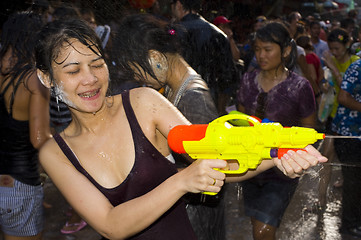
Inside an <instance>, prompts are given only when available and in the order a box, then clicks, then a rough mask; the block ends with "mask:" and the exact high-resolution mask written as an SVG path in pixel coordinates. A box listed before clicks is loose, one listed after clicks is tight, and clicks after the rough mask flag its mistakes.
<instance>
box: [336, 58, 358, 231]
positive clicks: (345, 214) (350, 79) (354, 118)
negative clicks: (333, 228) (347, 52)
mask: <svg viewBox="0 0 361 240" xmlns="http://www.w3.org/2000/svg"><path fill="white" fill-rule="evenodd" d="M340 88H341V89H340V92H339V95H338V102H339V106H338V109H337V113H336V115H335V117H334V119H333V121H332V131H333V132H335V133H336V134H337V135H340V136H356V137H359V136H360V134H361V131H360V130H361V60H360V59H359V60H357V61H355V62H354V63H352V64H351V65H350V66H349V68H347V70H346V72H345V74H344V76H343V80H342V83H341V85H340ZM334 146H335V152H336V154H337V157H338V159H339V161H340V162H341V163H344V164H345V165H342V176H343V187H342V216H341V227H340V232H341V233H342V234H348V235H352V236H356V237H361V206H360V204H359V203H360V201H361V189H360V188H359V187H355V186H360V184H361V173H360V170H359V169H358V168H357V167H354V166H350V165H354V164H359V163H360V161H361V159H360V156H361V141H360V139H344V138H342V139H335V142H334Z"/></svg>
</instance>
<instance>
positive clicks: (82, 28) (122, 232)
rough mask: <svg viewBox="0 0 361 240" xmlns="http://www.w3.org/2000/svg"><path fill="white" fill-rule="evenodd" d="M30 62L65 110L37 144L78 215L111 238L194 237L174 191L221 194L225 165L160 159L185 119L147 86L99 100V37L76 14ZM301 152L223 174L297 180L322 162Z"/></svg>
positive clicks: (52, 28) (56, 26)
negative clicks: (267, 173) (57, 128)
mask: <svg viewBox="0 0 361 240" xmlns="http://www.w3.org/2000/svg"><path fill="white" fill-rule="evenodd" d="M144 60H145V61H147V60H146V59H144ZM36 66H37V68H38V69H37V73H38V75H39V76H40V78H41V79H42V82H43V83H44V85H45V86H47V87H48V88H49V87H50V86H54V87H55V88H56V89H57V91H56V94H57V96H58V97H59V98H62V99H63V100H64V102H66V103H67V104H68V105H69V108H70V110H71V112H72V116H73V121H72V122H71V123H70V125H69V126H68V127H67V128H66V129H65V130H64V131H63V132H62V133H60V134H56V135H54V137H53V139H51V140H49V141H48V142H47V143H46V144H45V145H44V146H43V147H42V149H41V151H40V153H39V157H40V161H41V163H42V165H43V167H44V169H45V170H46V172H47V173H48V174H49V176H50V177H51V179H52V181H53V182H54V183H55V185H56V186H57V188H58V189H59V190H60V192H61V193H62V194H63V195H64V197H65V198H66V199H67V201H68V202H69V203H70V204H71V205H72V207H73V208H74V209H75V210H76V211H77V212H78V213H79V215H80V216H82V217H83V218H84V220H85V221H86V222H87V223H89V224H90V225H91V226H92V227H93V228H94V229H95V230H96V231H97V232H99V233H100V234H101V235H103V236H104V237H107V238H109V239H144V238H148V239H159V240H161V239H189V240H190V239H196V237H195V235H194V233H193V230H192V228H191V225H190V222H189V220H188V217H187V214H186V209H185V205H184V203H183V201H182V200H181V198H182V196H183V195H184V194H186V193H188V192H192V193H200V192H203V191H210V192H219V191H220V189H221V187H222V186H223V183H224V180H225V174H224V173H221V172H219V171H217V170H215V169H214V168H224V167H226V166H227V163H226V162H225V161H223V160H217V159H212V160H207V159H198V160H195V161H194V162H193V163H192V164H191V165H190V166H188V167H187V168H185V169H183V170H182V171H179V172H178V171H177V169H176V168H175V165H174V164H173V163H172V162H170V161H169V160H168V159H167V158H165V156H168V155H169V154H170V151H169V149H168V148H163V146H164V144H165V142H166V141H167V136H168V133H169V131H170V130H171V129H172V128H173V127H174V126H177V125H189V124H190V122H189V121H187V120H186V119H185V117H184V116H182V114H181V113H180V112H179V111H178V110H177V109H176V108H175V107H174V106H173V105H172V104H171V103H170V102H169V101H168V100H166V99H165V98H164V97H163V96H162V95H161V94H160V93H158V92H157V91H155V90H153V89H151V88H146V87H142V88H135V89H132V90H130V91H126V92H123V93H122V94H121V95H113V96H109V97H107V96H108V83H109V72H108V68H107V64H106V62H105V61H104V53H103V49H102V47H101V42H100V40H99V38H98V37H97V36H96V34H95V33H94V31H93V30H92V29H91V28H90V27H89V26H88V25H87V24H85V23H84V22H83V21H79V20H71V21H60V22H59V21H57V22H52V23H50V24H49V25H47V26H46V27H45V28H43V30H42V32H41V34H40V35H39V41H38V45H37V47H36ZM157 132H159V133H160V134H157ZM305 150H306V151H307V152H302V153H301V152H294V151H289V152H288V153H287V154H285V155H284V156H283V157H282V158H281V159H276V158H274V159H273V160H272V161H263V162H262V163H261V164H260V166H259V167H258V168H257V169H256V170H252V171H248V172H247V173H245V175H243V176H232V177H231V178H232V179H231V180H234V181H241V180H243V179H246V178H249V177H252V176H254V175H256V174H258V173H259V172H261V171H264V170H266V169H268V168H270V167H273V166H275V165H276V166H277V167H279V168H280V169H281V170H282V172H284V174H286V175H287V176H289V177H296V176H298V175H299V174H300V173H301V172H302V171H303V170H304V169H307V168H309V167H311V166H315V165H316V164H317V163H319V162H324V161H327V159H325V158H324V157H322V156H321V155H320V153H319V152H318V151H317V150H316V149H315V148H313V147H312V146H307V147H306V148H305ZM229 167H230V168H231V169H232V165H229ZM74 183H76V184H74ZM74 192H76V193H77V194H74Z"/></svg>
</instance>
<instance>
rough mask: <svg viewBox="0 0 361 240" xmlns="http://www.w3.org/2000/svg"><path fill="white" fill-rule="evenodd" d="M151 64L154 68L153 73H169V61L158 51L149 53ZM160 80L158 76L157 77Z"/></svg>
mask: <svg viewBox="0 0 361 240" xmlns="http://www.w3.org/2000/svg"><path fill="white" fill-rule="evenodd" d="M148 59H149V63H150V65H151V67H152V70H153V72H154V73H155V74H156V75H157V74H159V73H163V74H164V73H166V72H167V71H168V60H167V58H166V56H165V55H164V54H163V53H161V52H159V51H157V50H149V51H148ZM157 78H158V75H157Z"/></svg>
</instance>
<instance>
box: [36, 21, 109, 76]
mask: <svg viewBox="0 0 361 240" xmlns="http://www.w3.org/2000/svg"><path fill="white" fill-rule="evenodd" d="M71 39H77V40H78V41H79V42H81V43H82V44H84V45H85V46H88V48H89V49H91V50H92V51H93V52H94V53H95V54H97V55H99V56H104V52H103V49H102V47H101V46H102V45H101V42H100V40H99V38H98V36H97V35H96V33H95V32H94V30H93V29H92V28H91V27H89V26H88V24H87V23H86V22H85V21H83V20H80V19H71V20H68V21H64V20H61V21H54V22H51V23H48V24H47V25H45V26H44V27H43V28H42V30H41V31H40V33H39V35H38V39H37V45H36V47H35V58H36V67H37V68H38V69H39V70H41V71H42V72H44V73H46V74H49V75H50V78H51V80H53V72H52V68H51V64H52V62H54V61H55V59H56V58H57V57H58V54H59V52H60V50H61V48H62V46H63V44H64V43H68V44H71V42H70V40H71Z"/></svg>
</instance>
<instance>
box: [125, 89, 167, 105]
mask: <svg viewBox="0 0 361 240" xmlns="http://www.w3.org/2000/svg"><path fill="white" fill-rule="evenodd" d="M130 102H131V104H132V107H133V108H146V109H152V110H157V109H163V108H168V107H171V108H173V107H174V106H173V104H172V103H171V102H169V101H168V100H167V99H166V98H165V97H164V96H163V95H162V94H160V93H159V92H157V91H156V90H154V89H152V88H148V87H140V88H135V89H132V90H130Z"/></svg>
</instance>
